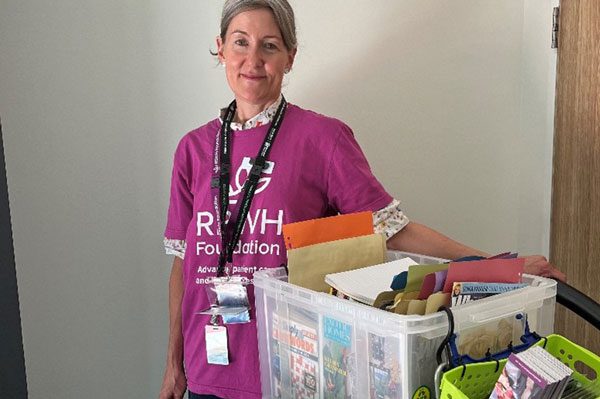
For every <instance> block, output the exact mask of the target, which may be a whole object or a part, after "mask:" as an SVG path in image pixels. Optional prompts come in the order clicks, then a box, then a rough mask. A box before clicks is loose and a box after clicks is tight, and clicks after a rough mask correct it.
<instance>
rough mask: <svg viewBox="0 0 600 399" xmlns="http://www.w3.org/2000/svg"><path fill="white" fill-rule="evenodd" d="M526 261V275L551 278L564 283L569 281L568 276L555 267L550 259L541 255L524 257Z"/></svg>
mask: <svg viewBox="0 0 600 399" xmlns="http://www.w3.org/2000/svg"><path fill="white" fill-rule="evenodd" d="M523 258H524V259H525V273H527V274H534V275H536V276H542V277H550V278H554V279H557V280H560V281H563V282H566V281H567V276H566V275H565V274H564V273H563V272H561V271H560V270H558V269H557V268H556V267H554V266H553V265H552V264H551V263H550V262H548V259H546V258H545V257H543V256H541V255H531V256H523Z"/></svg>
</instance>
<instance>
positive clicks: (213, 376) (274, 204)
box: [165, 104, 392, 399]
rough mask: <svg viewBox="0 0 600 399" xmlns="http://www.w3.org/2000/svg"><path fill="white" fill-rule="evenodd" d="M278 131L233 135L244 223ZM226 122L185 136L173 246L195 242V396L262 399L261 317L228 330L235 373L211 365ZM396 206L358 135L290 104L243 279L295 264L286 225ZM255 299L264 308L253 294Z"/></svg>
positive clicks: (256, 210)
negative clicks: (254, 162) (269, 135)
mask: <svg viewBox="0 0 600 399" xmlns="http://www.w3.org/2000/svg"><path fill="white" fill-rule="evenodd" d="M269 126H270V125H265V126H260V127H256V128H252V129H248V130H243V131H236V132H232V144H231V149H232V151H231V183H230V185H231V187H230V192H229V195H230V205H229V209H230V210H231V211H232V213H233V215H237V206H238V205H239V202H241V196H242V195H241V194H240V192H241V191H242V187H243V184H244V182H245V180H246V177H247V176H248V172H249V170H250V167H251V164H250V158H251V157H255V156H256V154H257V153H258V150H259V148H260V146H261V145H262V142H263V140H264V137H265V134H266V132H267V130H268V128H269ZM220 127H221V123H220V121H219V120H218V119H216V120H213V121H211V122H209V123H208V124H206V125H204V126H202V127H199V128H198V129H196V130H193V131H192V132H190V133H188V134H187V135H186V136H184V137H183V139H182V140H181V142H180V143H179V145H178V147H177V150H176V152H175V158H174V165H173V175H172V181H171V199H170V205H169V214H168V221H167V228H166V230H165V237H166V238H170V239H181V240H183V239H185V240H186V242H187V248H186V253H185V260H184V263H183V278H184V287H185V293H184V297H183V303H182V330H183V338H184V359H185V369H186V375H187V380H188V389H189V390H190V391H192V392H195V393H203V394H212V395H217V396H220V397H224V398H234V399H236V398H245V399H248V398H260V397H261V388H260V371H259V360H258V343H257V337H256V318H255V313H254V310H252V312H251V317H252V320H251V322H250V323H247V324H228V325H227V336H228V347H229V362H230V364H229V365H228V366H218V365H209V364H207V359H206V349H205V338H204V326H205V325H206V324H207V323H208V322H209V316H203V315H197V314H196V312H198V311H201V310H203V309H206V308H207V307H208V306H209V303H208V298H207V296H206V292H205V288H204V281H205V279H206V278H207V277H212V276H215V275H216V268H217V265H218V253H219V252H220V246H221V239H220V237H219V236H218V235H217V221H216V218H215V205H214V200H215V195H218V189H217V191H216V192H215V189H211V185H210V182H211V178H212V177H213V168H214V149H215V140H216V136H217V133H218V131H219V130H220ZM390 202H392V197H391V196H390V195H389V194H388V193H387V192H386V191H385V190H384V189H383V187H382V186H381V184H380V183H379V182H378V181H377V179H376V178H375V177H374V176H373V174H372V172H371V169H370V167H369V165H368V163H367V160H366V159H365V156H364V154H363V153H362V151H361V149H360V147H359V146H358V143H357V142H356V141H355V139H354V136H353V134H352V131H351V130H350V128H349V127H348V126H346V125H345V124H343V123H342V122H340V121H339V120H336V119H333V118H328V117H326V116H323V115H320V114H317V113H314V112H311V111H307V110H304V109H302V108H299V107H297V106H295V105H292V104H289V105H288V108H287V111H286V114H285V117H284V120H283V123H282V125H281V128H280V130H279V133H278V135H277V138H276V140H275V143H274V144H273V146H272V148H271V153H270V155H269V164H268V167H267V169H266V170H265V171H263V174H262V177H261V179H260V181H259V184H258V188H257V190H256V193H255V195H254V199H253V201H252V206H251V207H250V210H249V212H248V218H247V219H246V223H245V226H244V230H243V232H242V235H241V238H240V242H239V244H238V245H237V246H236V248H235V252H234V256H233V265H232V267H233V272H232V274H233V275H241V276H245V277H248V278H252V274H253V272H254V271H255V270H258V269H262V268H270V267H278V266H280V265H281V264H282V263H286V250H285V244H284V241H283V238H282V235H281V231H282V226H283V224H287V223H292V222H298V221H302V220H307V219H314V218H319V217H323V216H330V215H334V214H337V213H351V212H359V211H366V210H370V211H376V210H379V209H381V208H383V207H385V206H387V205H388V204H389V203H390ZM248 291H249V299H250V301H251V303H252V304H253V303H254V290H253V286H250V287H249V290H248Z"/></svg>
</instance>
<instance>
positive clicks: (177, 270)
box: [167, 257, 184, 367]
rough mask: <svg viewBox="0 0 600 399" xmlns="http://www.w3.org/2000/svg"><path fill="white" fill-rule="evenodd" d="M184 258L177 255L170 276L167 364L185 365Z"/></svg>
mask: <svg viewBox="0 0 600 399" xmlns="http://www.w3.org/2000/svg"><path fill="white" fill-rule="evenodd" d="M183 291H184V286H183V260H182V259H180V258H178V257H175V259H174V260H173V267H172V269H171V277H170V278H169V347H168V350H167V365H168V366H174V367H183V335H182V331H181V301H182V300H183Z"/></svg>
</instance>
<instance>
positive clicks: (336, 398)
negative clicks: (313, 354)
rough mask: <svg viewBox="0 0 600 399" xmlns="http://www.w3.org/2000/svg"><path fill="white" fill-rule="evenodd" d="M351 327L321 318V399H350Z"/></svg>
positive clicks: (351, 371)
mask: <svg viewBox="0 0 600 399" xmlns="http://www.w3.org/2000/svg"><path fill="white" fill-rule="evenodd" d="M353 361H354V353H353V351H352V325H350V324H347V323H344V322H341V321H339V320H336V319H333V318H330V317H323V398H324V399H350V398H352V377H353V374H354V370H353V369H352V364H353Z"/></svg>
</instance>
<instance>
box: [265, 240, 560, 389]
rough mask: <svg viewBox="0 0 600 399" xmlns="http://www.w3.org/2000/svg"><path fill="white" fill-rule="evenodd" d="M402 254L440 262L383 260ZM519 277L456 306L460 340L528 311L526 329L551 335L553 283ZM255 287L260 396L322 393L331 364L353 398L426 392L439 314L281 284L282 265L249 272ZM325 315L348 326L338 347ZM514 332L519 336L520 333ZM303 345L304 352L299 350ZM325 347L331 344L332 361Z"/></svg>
mask: <svg viewBox="0 0 600 399" xmlns="http://www.w3.org/2000/svg"><path fill="white" fill-rule="evenodd" d="M405 256H409V257H411V258H413V259H415V258H416V259H415V260H416V261H417V262H419V261H420V262H422V263H441V262H442V261H444V260H442V259H434V258H427V257H422V256H420V255H416V254H404V253H395V252H391V253H388V258H390V260H394V259H398V258H402V257H405ZM423 258H427V260H423ZM436 261H437V262H436ZM524 282H526V283H528V284H529V287H526V288H524V289H520V290H516V291H514V292H510V293H507V294H500V295H497V296H493V297H489V298H485V299H481V300H478V301H474V302H472V303H467V304H465V305H462V306H460V307H458V308H456V310H455V311H454V319H455V323H456V329H455V331H456V332H457V334H458V335H459V337H460V335H461V334H464V335H467V334H472V333H473V332H474V331H476V330H478V329H486V331H494V329H495V326H497V325H498V323H499V322H500V321H501V320H505V319H511V320H513V319H514V320H516V316H517V315H526V316H527V320H528V322H529V326H530V328H531V330H533V331H536V332H538V333H539V334H541V335H548V334H551V333H552V332H553V327H554V306H555V302H556V282H555V281H554V280H550V279H545V278H542V277H538V276H529V275H524ZM254 285H255V298H256V301H255V304H256V314H257V329H258V343H259V354H260V367H261V385H262V392H263V397H265V398H304V397H310V398H317V397H326V395H329V394H328V393H327V389H328V383H327V379H328V378H329V375H330V374H331V371H332V370H333V371H335V370H336V369H339V372H340V374H342V375H343V374H344V373H346V375H347V376H348V377H347V378H345V381H344V385H343V386H344V388H343V389H345V390H346V394H347V395H351V396H352V397H353V398H366V399H370V398H378V397H380V398H381V397H387V398H388V399H413V398H428V397H433V395H434V374H435V370H436V366H437V365H436V356H435V355H436V351H437V349H438V347H439V345H440V343H441V342H442V340H443V339H444V337H445V335H446V334H447V332H448V319H447V317H446V314H444V313H434V314H431V315H426V316H416V315H410V316H404V315H397V314H393V313H390V312H385V311H383V310H379V309H375V308H373V307H369V306H365V305H362V304H358V303H353V302H351V301H348V300H344V299H340V298H336V297H334V296H332V295H327V294H324V293H318V292H314V291H311V290H307V289H304V288H301V287H298V286H295V285H292V284H289V283H287V275H286V272H285V270H284V269H283V268H277V269H267V270H262V271H258V272H256V273H255V274H254ZM331 320H335V321H338V322H341V323H344V324H346V325H348V326H350V328H349V329H346V327H345V326H343V327H344V328H345V331H349V333H348V334H347V335H349V340H347V341H340V342H344V343H343V344H341V343H339V344H336V345H337V348H336V347H335V346H332V343H334V342H333V341H334V340H333V339H332V338H331V336H332V335H331V334H328V333H327V331H326V330H325V327H326V326H327V325H328V324H331V323H332V322H331ZM514 325H515V326H517V325H518V323H517V322H515V323H514ZM302 331H305V332H308V333H309V334H310V335H311V336H312V335H313V334H314V335H315V336H316V339H314V340H313V339H312V338H311V339H306V338H303V337H302V334H301V333H302ZM296 332H299V333H298V334H296V335H293V334H295V333H296ZM513 334H514V335H515V336H517V337H518V336H520V335H521V334H522V331H516V330H515V331H513ZM515 342H516V341H515ZM309 347H310V351H306V350H305V351H302V350H299V349H302V348H304V349H308V348H309ZM328 347H329V348H333V349H334V350H333V351H332V353H333V354H334V356H333V358H332V357H331V355H330V354H329V353H328V352H327V350H326V349H327V348H328ZM340 348H341V349H340ZM378 348H382V349H383V350H378ZM336 354H343V356H342V355H340V356H335V355H336ZM299 356H300V358H299ZM332 359H333V360H334V361H333V362H332V361H331V360H332ZM305 360H306V361H305ZM300 365H301V366H302V367H301V366H300ZM303 376H306V377H310V378H306V381H310V382H311V384H305V383H304V381H303V379H302V377H303ZM338 379H340V378H338ZM312 382H315V383H316V384H314V385H313V384H312ZM329 385H331V384H329ZM311 395H312V396H311ZM427 395H429V396H427Z"/></svg>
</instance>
